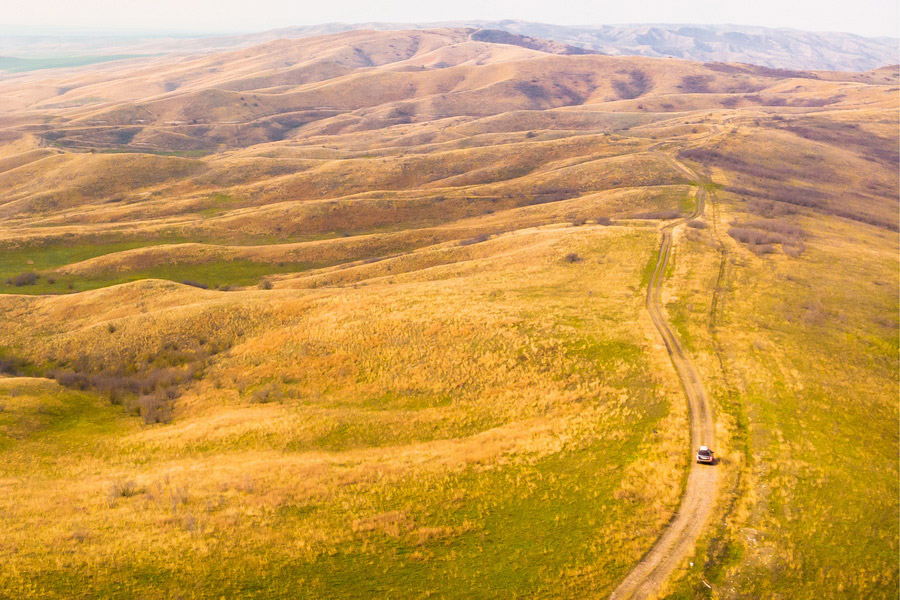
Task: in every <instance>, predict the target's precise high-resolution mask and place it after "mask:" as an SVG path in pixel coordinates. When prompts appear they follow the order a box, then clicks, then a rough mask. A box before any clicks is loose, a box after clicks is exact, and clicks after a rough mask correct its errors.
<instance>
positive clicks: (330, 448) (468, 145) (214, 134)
mask: <svg viewBox="0 0 900 600" xmlns="http://www.w3.org/2000/svg"><path fill="white" fill-rule="evenodd" d="M544 50H547V51H544ZM566 52H567V50H566V49H565V48H564V47H562V48H560V47H557V46H547V47H546V48H543V49H542V50H535V49H532V48H526V47H522V46H517V45H514V44H507V43H493V42H491V41H486V40H485V39H483V38H479V37H478V36H475V37H474V38H473V36H472V35H471V32H470V31H466V30H452V29H447V30H423V31H413V32H410V31H406V32H371V31H355V32H349V33H345V34H340V35H337V36H325V37H317V38H305V39H300V40H279V41H275V42H269V43H266V44H262V45H260V46H255V47H251V48H245V49H241V50H236V51H229V52H221V53H214V54H206V55H199V56H180V57H175V56H153V57H138V58H133V59H129V60H127V61H115V62H107V63H100V64H93V65H87V66H81V67H77V68H66V69H56V70H54V69H48V70H42V71H34V72H26V73H19V74H13V75H4V76H3V77H2V78H0V292H2V293H0V373H3V374H4V375H0V515H2V518H3V522H4V524H5V525H4V527H3V528H2V531H0V563H2V565H3V569H0V598H17V599H18V598H134V597H140V598H209V597H225V598H296V597H301V598H303V597H305V598H372V597H390V598H424V597H437V598H462V597H467V598H471V597H475V598H521V597H528V598H536V597H538V598H582V597H584V598H586V597H597V596H601V597H605V596H606V595H608V594H609V593H610V592H611V591H612V590H613V589H614V588H615V586H616V584H617V583H618V582H619V581H620V580H621V579H622V578H623V577H624V576H625V574H626V573H627V572H628V571H629V569H630V568H631V567H633V566H634V564H635V563H636V562H637V561H638V560H640V559H641V557H642V556H643V555H644V554H645V553H646V552H647V551H648V550H649V549H650V547H651V546H652V545H653V543H654V541H655V540H656V539H657V537H658V536H659V534H660V532H661V531H663V529H664V527H665V526H666V524H667V523H668V522H669V521H670V519H671V518H672V516H673V514H674V513H675V511H676V509H677V507H678V504H679V499H680V497H681V492H682V490H683V488H684V485H685V477H686V473H687V468H688V465H689V463H690V461H691V458H692V455H691V447H690V436H689V430H688V425H687V423H688V414H687V405H686V403H685V397H684V393H683V390H682V387H681V384H680V381H679V379H678V377H677V375H676V372H675V371H674V369H673V367H672V364H671V362H670V361H669V358H668V355H667V354H666V350H665V347H664V346H663V344H662V341H661V339H659V337H658V336H657V333H656V330H655V329H654V327H653V325H652V323H651V321H650V318H649V316H648V314H647V311H646V308H645V295H646V292H647V285H648V283H649V281H650V277H651V274H652V271H653V268H654V265H655V264H656V259H657V253H658V251H659V243H660V237H659V227H660V226H661V225H662V224H664V223H666V222H667V221H671V220H673V219H677V218H681V217H686V216H687V215H690V214H692V213H693V212H694V211H695V209H697V208H698V204H697V199H698V197H701V195H700V194H698V191H703V192H705V197H706V205H705V208H704V209H703V211H702V214H701V215H700V216H699V217H698V218H696V219H693V220H691V221H688V222H686V223H684V224H681V225H678V226H677V227H675V229H674V240H675V242H674V249H673V251H672V256H671V260H670V262H669V266H668V269H667V271H666V280H665V284H664V287H663V294H662V300H663V304H664V307H665V311H666V314H667V316H668V319H669V321H670V323H671V324H672V327H673V329H674V330H675V331H676V333H677V335H678V337H679V339H680V340H681V342H682V345H683V346H684V348H685V349H686V350H687V351H688V353H689V354H690V357H691V359H692V361H693V362H694V363H695V364H696V366H697V368H698V370H699V372H700V374H701V375H702V377H703V379H704V384H705V386H706V388H707V390H708V392H709V393H710V396H711V398H712V401H713V403H714V406H713V412H714V414H715V421H716V427H717V448H716V450H717V451H718V453H719V454H720V456H721V462H720V464H719V465H718V466H717V467H715V468H718V469H721V478H720V480H721V481H722V484H721V486H720V490H719V494H718V497H717V498H711V499H710V501H711V502H714V503H715V505H716V507H715V510H714V515H713V518H712V520H711V522H710V523H709V526H708V527H707V531H706V533H705V534H704V535H703V536H702V538H701V539H700V540H699V541H698V543H697V547H696V551H695V554H694V555H693V556H692V557H689V558H688V559H686V560H685V561H684V563H683V564H682V565H681V566H680V567H679V569H678V570H677V571H676V574H675V577H674V578H673V579H672V581H671V582H670V583H669V585H668V586H667V587H666V589H665V590H663V593H662V597H669V598H672V599H676V598H757V597H771V598H822V597H828V598H832V597H835V598H861V597H865V598H895V597H896V596H897V593H898V585H900V584H898V563H897V553H898V550H900V547H898V537H900V532H898V518H900V512H898V511H900V508H898V500H897V498H898V494H900V489H898V476H900V475H898V461H897V455H898V450H900V442H898V434H897V426H898V405H897V397H898V394H900V389H898V372H897V352H898V320H897V314H898V309H900V307H898V300H897V293H898V239H897V229H898V182H897V176H896V173H897V167H898V153H897V144H896V140H897V136H898V118H897V114H898V113H897V108H898V100H900V97H898V85H900V75H898V72H897V68H896V67H889V68H885V69H880V70H878V71H873V72H870V73H864V74H860V73H825V72H796V71H780V70H776V69H767V68H761V67H752V66H749V65H731V64H720V63H714V64H701V63H692V62H687V61H677V60H663V59H649V58H637V57H630V58H622V57H609V56H600V55H568V54H566ZM694 173H696V174H699V176H697V177H695V176H693V175H694Z"/></svg>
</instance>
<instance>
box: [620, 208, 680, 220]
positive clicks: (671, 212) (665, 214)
mask: <svg viewBox="0 0 900 600" xmlns="http://www.w3.org/2000/svg"><path fill="white" fill-rule="evenodd" d="M680 215H681V213H680V212H678V211H677V210H675V209H661V210H651V211H648V212H643V213H638V214H636V215H632V217H631V218H632V219H661V220H664V221H665V220H667V219H674V218H676V217H678V216H680Z"/></svg>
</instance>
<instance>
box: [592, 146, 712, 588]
mask: <svg viewBox="0 0 900 600" xmlns="http://www.w3.org/2000/svg"><path fill="white" fill-rule="evenodd" d="M669 160H671V161H672V162H673V164H677V167H678V169H679V170H680V171H683V172H685V173H688V174H690V175H691V176H692V177H691V178H692V179H694V180H695V181H700V178H699V177H698V176H697V175H696V174H695V173H693V172H692V171H691V170H690V169H688V168H687V167H686V166H685V165H683V164H681V163H678V162H677V161H674V159H671V158H669ZM696 199H697V206H696V208H695V210H694V214H693V215H691V217H689V218H696V217H699V216H701V215H702V214H703V210H704V207H705V202H706V190H705V189H703V187H698V189H697V194H696ZM687 220H688V219H680V220H678V221H673V222H671V223H667V224H666V225H664V226H663V227H662V243H661V244H660V248H659V256H658V258H657V260H656V268H655V269H654V271H653V276H652V278H651V280H650V285H649V287H648V288H647V311H648V312H649V313H650V319H651V320H652V321H653V324H654V325H655V326H656V329H657V330H658V331H659V334H660V336H661V337H662V339H663V341H664V342H665V345H666V349H667V350H668V352H669V356H670V357H671V359H672V364H673V365H674V366H675V370H676V371H677V373H678V377H679V378H680V379H681V383H682V386H683V387H684V392H685V395H686V396H687V400H688V407H689V410H690V423H691V446H692V454H691V459H692V462H691V470H690V473H689V474H688V480H687V486H686V487H685V491H684V496H683V497H682V499H681V506H680V507H679V508H678V512H677V513H676V514H675V517H674V518H673V519H672V520H671V521H670V522H669V525H668V526H667V527H666V529H665V530H664V531H663V534H662V535H661V536H660V538H659V539H658V540H657V542H656V544H655V545H654V546H653V547H652V548H651V549H650V551H649V552H648V553H647V554H645V555H644V557H643V558H642V559H641V560H640V562H638V563H637V565H635V567H634V568H633V569H632V570H631V572H630V573H628V575H627V576H626V577H625V579H624V580H623V581H622V583H620V584H619V587H617V588H616V589H615V591H613V593H612V595H611V596H610V600H629V599H639V598H640V599H649V598H655V597H656V596H657V594H658V593H659V592H660V591H661V589H662V588H663V586H664V585H665V584H666V582H667V581H668V579H669V576H670V575H671V574H672V571H674V570H675V568H676V567H677V566H678V565H679V563H680V562H681V561H682V560H683V559H685V558H686V557H687V556H689V555H690V554H691V553H692V552H693V549H694V542H695V541H696V540H697V538H698V537H699V536H700V534H701V532H702V531H703V528H704V527H705V525H706V522H707V520H708V519H709V515H710V513H711V512H712V509H713V507H714V506H715V499H716V492H717V487H718V480H719V469H720V468H721V467H719V466H709V465H701V464H697V463H696V462H695V461H694V460H693V458H694V456H693V452H695V451H696V449H697V448H698V447H699V446H701V445H706V446H710V447H715V426H714V423H713V417H712V412H711V409H710V403H709V399H708V398H707V396H706V390H705V389H704V388H703V382H702V381H701V379H700V375H699V374H698V373H697V370H696V369H695V368H694V366H693V365H692V364H691V361H690V359H689V358H688V356H687V355H686V354H685V352H684V349H683V348H682V347H681V343H680V342H679V341H678V338H677V337H676V336H675V334H674V332H673V331H672V329H671V327H669V323H668V321H667V320H666V315H665V313H664V312H663V309H662V303H661V301H660V292H661V288H662V283H663V277H664V275H665V272H666V266H667V265H668V263H669V257H670V255H671V253H672V230H673V229H674V228H675V227H676V226H678V225H681V224H683V223H684V222H685V221H687Z"/></svg>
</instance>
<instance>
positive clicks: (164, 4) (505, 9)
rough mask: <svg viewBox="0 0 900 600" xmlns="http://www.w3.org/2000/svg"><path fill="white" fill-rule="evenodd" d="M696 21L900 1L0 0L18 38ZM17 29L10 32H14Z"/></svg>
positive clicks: (814, 13) (825, 26)
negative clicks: (466, 23)
mask: <svg viewBox="0 0 900 600" xmlns="http://www.w3.org/2000/svg"><path fill="white" fill-rule="evenodd" d="M471 19H484V20H495V19H522V20H527V21H539V22H544V23H555V24H560V25H610V24H620V23H696V24H722V23H728V24H738V25H762V26H766V27H791V28H794V29H805V30H809V31H847V32H850V33H857V34H860V35H867V36H879V35H889V36H895V37H897V36H900V0H842V1H835V0H740V1H736V0H394V1H390V0H317V1H309V0H306V1H298V0H38V1H30V2H29V1H24V2H23V1H22V0H0V25H2V26H5V27H3V30H4V31H5V32H6V33H9V32H10V31H16V30H20V31H25V30H28V32H35V31H41V30H51V29H55V30H60V29H63V30H65V29H82V30H85V29H87V30H124V31H126V32H135V31H143V32H147V31H168V32H178V31H180V32H249V31H262V30H265V29H274V28H278V27H288V26H291V25H315V24H319V23H326V22H332V21H343V22H348V23H358V22H363V21H397V22H408V23H410V22H430V21H449V20H471ZM9 26H12V27H13V29H12V30H11V29H10V28H9Z"/></svg>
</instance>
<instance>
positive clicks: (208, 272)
mask: <svg viewBox="0 0 900 600" xmlns="http://www.w3.org/2000/svg"><path fill="white" fill-rule="evenodd" d="M177 241H179V240H173V239H157V240H148V241H122V242H111V243H101V244H78V245H72V246H66V245H56V246H54V245H48V246H40V247H31V248H18V249H9V250H3V251H2V252H0V293H7V294H65V293H70V292H73V291H74V292H78V291H84V290H92V289H97V288H101V287H107V286H110V285H116V284H120V283H127V282H130V281H138V280H141V279H168V280H170V281H178V282H181V281H195V282H198V283H202V284H205V285H207V286H209V287H216V286H246V285H253V284H256V283H258V282H259V281H260V280H261V279H262V278H264V277H265V276H267V275H273V274H276V273H297V272H302V271H307V270H310V269H314V268H320V267H324V266H330V265H331V264H334V263H312V262H283V263H265V262H255V261H250V260H231V261H222V260H220V261H213V262H208V263H203V264H193V265H191V264H183V265H161V266H157V267H153V268H149V269H140V270H134V271H129V272H127V273H124V274H122V273H110V274H100V275H90V276H70V275H57V274H53V273H42V274H41V275H40V277H39V278H38V280H37V282H36V283H35V284H34V285H22V286H15V285H12V284H8V283H6V280H7V279H9V278H12V277H15V276H16V275H19V274H21V273H24V272H29V271H34V272H47V271H52V270H53V269H55V268H58V267H62V266H64V265H67V264H71V263H75V262H79V261H83V260H87V259H89V258H94V257H97V256H103V255H105V254H110V253H113V252H121V251H123V250H131V249H134V248H142V247H147V246H156V245H164V244H167V243H173V242H177ZM50 278H54V279H55V282H54V283H50Z"/></svg>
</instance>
